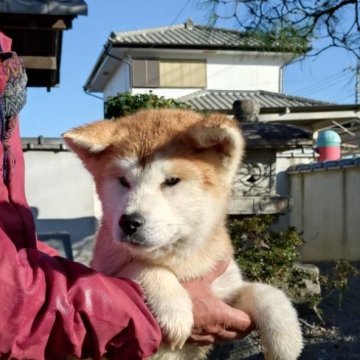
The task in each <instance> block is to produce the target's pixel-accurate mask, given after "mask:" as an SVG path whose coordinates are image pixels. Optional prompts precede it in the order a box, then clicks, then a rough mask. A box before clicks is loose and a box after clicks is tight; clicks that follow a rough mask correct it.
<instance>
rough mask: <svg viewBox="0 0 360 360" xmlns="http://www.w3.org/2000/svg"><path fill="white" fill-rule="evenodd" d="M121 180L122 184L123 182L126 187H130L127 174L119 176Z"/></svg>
mask: <svg viewBox="0 0 360 360" xmlns="http://www.w3.org/2000/svg"><path fill="white" fill-rule="evenodd" d="M119 182H120V184H121V185H122V186H123V187H124V188H127V189H130V184H129V182H128V181H127V180H126V178H125V176H121V177H119Z"/></svg>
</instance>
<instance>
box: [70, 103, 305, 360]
mask: <svg viewBox="0 0 360 360" xmlns="http://www.w3.org/2000/svg"><path fill="white" fill-rule="evenodd" d="M64 138H65V140H66V141H67V143H68V144H69V146H70V147H71V148H72V149H73V150H74V151H75V152H76V153H77V154H78V155H79V157H80V158H81V159H82V160H83V162H84V164H85V166H86V167H87V169H89V171H90V172H91V174H92V175H93V177H94V179H95V183H96V186H97V190H98V192H99V195H100V199H101V201H102V205H103V211H104V219H103V221H102V224H101V227H100V230H99V233H98V237H97V242H96V246H95V251H94V259H93V262H92V265H93V266H94V268H96V269H97V270H99V271H102V272H104V273H105V274H108V275H114V276H121V277H128V278H131V279H133V280H135V281H137V282H139V283H140V284H141V285H142V287H143V288H144V292H145V296H146V300H147V302H148V304H149V307H150V308H151V310H152V311H153V313H154V315H155V317H156V319H157V321H158V322H159V324H160V326H161V328H162V330H163V333H164V334H165V337H166V339H165V343H164V346H162V348H161V349H160V351H159V352H158V353H157V354H156V355H154V356H153V357H152V359H162V360H185V359H188V360H200V359H204V358H205V357H206V353H207V352H208V350H209V349H208V348H198V347H194V346H190V345H185V346H184V347H183V345H184V343H185V341H186V339H187V338H188V336H189V335H190V332H191V328H192V325H193V317H192V305H191V301H190V298H189V296H188V294H187V293H186V291H185V289H184V288H183V287H182V286H181V285H180V282H179V281H182V280H187V279H191V278H196V277H200V276H203V275H204V274H206V273H207V272H209V271H210V270H211V269H213V268H214V267H215V265H216V263H217V262H218V261H220V260H223V259H227V258H228V257H229V256H231V255H232V251H233V250H232V246H231V242H230V239H229V236H228V234H227V231H226V227H225V218H226V209H227V200H228V196H229V194H230V190H231V184H232V181H233V178H234V176H235V174H236V170H237V167H238V165H239V161H240V160H241V158H242V156H243V150H244V142H243V138H242V136H241V132H240V130H239V129H238V126H237V124H236V122H235V121H233V120H229V119H226V118H225V117H224V116H222V115H216V114H215V115H211V116H209V117H204V116H202V115H200V114H198V113H195V112H192V111H184V110H147V111H141V112H138V113H136V114H134V115H131V116H128V117H124V118H122V119H119V120H116V121H101V122H97V123H94V124H90V125H85V126H84V127H81V128H78V129H75V130H72V131H69V132H68V133H66V134H65V135H64ZM134 161H135V163H134ZM164 174H165V175H164ZM125 175H126V176H127V177H128V178H129V179H128V180H126V181H129V188H128V189H127V188H121V189H120V185H119V189H118V186H117V185H116V179H117V178H121V177H123V176H125ZM166 176H172V177H176V178H179V179H181V183H180V184H179V185H177V186H176V187H173V188H172V187H168V186H167V185H166V184H165V183H164V182H163V180H164V179H162V177H164V178H166ZM159 179H160V180H159ZM161 179H162V180H161ZM130 183H131V184H130ZM179 189H180V190H179ZM157 194H158V195H157ZM181 194H183V196H182V195H181ZM117 202H118V203H117ZM164 207H166V209H167V210H166V209H165V210H164ZM179 209H180V210H179ZM133 211H136V212H141V214H143V215H144V217H145V218H146V221H147V222H146V226H148V228H146V229H147V230H146V231H145V229H144V230H141V231H143V232H144V234H150V235H142V237H141V239H143V240H142V241H144V243H142V245H141V246H138V245H137V244H135V243H133V240H132V238H131V237H130V238H129V239H130V243H126V241H125V240H124V239H125V237H124V238H122V236H123V235H121V234H122V233H121V231H120V230H119V229H118V223H117V222H118V220H119V219H117V218H116V216H119V218H120V217H121V216H122V214H124V213H127V212H130V213H131V212H133ZM173 211H174V214H175V215H174V214H172V212H173ZM176 211H177V212H176ZM179 211H180V212H179ZM156 212H160V213H161V212H163V213H161V214H162V215H161V216H160V215H158V214H157V213H156ZM187 212H189V214H187ZM169 213H171V214H169ZM176 214H178V215H176ZM197 217H198V218H199V219H200V220H201V221H200V220H199V221H197ZM166 219H167V220H166ZM174 219H175V220H174ZM177 220H178V222H179V223H177ZM148 223H149V224H150V225H148ZM189 227H190V229H192V231H191V232H187V231H188V228H189ZM154 229H155V230H154ZM174 229H175V230H174ZM154 231H158V232H157V233H156V234H158V235H157V236H158V238H159V244H160V245H159V246H158V244H157V240H156V236H155V240H154V236H153V232H154ZM178 233H179V234H182V235H177V234H178ZM164 234H165V235H164ZM166 234H169V240H167V238H166ZM174 234H175V235H174ZM174 236H175V240H174V239H173V238H174ZM161 241H162V242H161ZM212 289H213V292H214V294H215V295H216V296H218V297H219V298H221V299H223V300H224V301H226V302H228V303H229V304H232V305H233V306H236V307H238V308H241V309H243V310H245V311H247V312H248V313H249V314H250V316H251V317H252V318H253V319H254V321H255V322H256V325H257V326H258V328H259V330H260V336H261V339H262V343H263V345H264V352H265V357H266V359H268V360H295V359H296V358H297V357H298V356H299V354H300V352H301V348H302V338H301V331H300V327H299V323H298V320H297V316H296V312H295V311H294V309H293V308H292V306H291V304H290V302H289V300H288V299H287V298H286V296H285V295H284V294H283V293H282V292H281V291H280V290H277V289H275V288H273V287H270V286H268V285H264V284H250V283H246V282H244V281H243V280H242V278H241V273H240V271H239V269H238V267H237V266H236V264H235V262H234V261H232V262H231V264H230V266H229V268H228V270H227V271H226V272H225V273H224V274H223V275H222V276H221V277H219V278H218V279H217V280H216V281H215V282H214V284H213V287H212ZM169 345H170V346H169Z"/></svg>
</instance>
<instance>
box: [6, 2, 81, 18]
mask: <svg viewBox="0 0 360 360" xmlns="http://www.w3.org/2000/svg"><path fill="white" fill-rule="evenodd" d="M0 13H8V14H34V15H35V14H39V15H40V14H41V15H71V16H73V15H86V14H87V5H86V3H85V1H83V0H47V1H39V0H27V1H23V0H2V1H0Z"/></svg>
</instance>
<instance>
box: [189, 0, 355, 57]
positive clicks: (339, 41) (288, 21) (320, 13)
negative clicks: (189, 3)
mask: <svg viewBox="0 0 360 360" xmlns="http://www.w3.org/2000/svg"><path fill="white" fill-rule="evenodd" d="M196 1H197V2H198V3H201V4H203V5H205V6H206V7H207V8H208V9H209V10H210V15H211V18H212V19H213V20H214V21H213V25H214V24H215V23H216V21H217V20H219V19H231V18H233V19H235V20H236V22H237V24H238V27H239V29H240V30H244V31H250V32H263V33H268V34H273V35H274V36H275V37H276V36H279V34H284V32H285V33H286V32H288V35H293V36H297V37H298V38H301V39H303V40H304V41H308V42H312V44H313V45H314V44H315V45H316V46H318V45H317V44H318V43H317V42H316V41H314V40H317V39H322V41H321V45H319V46H320V47H316V46H314V47H313V49H312V50H311V51H310V52H309V54H308V55H307V56H313V55H318V54H320V53H321V52H323V51H324V50H327V49H328V48H331V47H339V48H343V49H345V50H347V51H349V52H350V53H351V54H353V55H355V56H356V57H357V58H358V59H360V14H359V12H360V4H359V0H285V1H281V0H270V1H269V0H196ZM324 40H326V41H324Z"/></svg>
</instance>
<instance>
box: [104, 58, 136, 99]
mask: <svg viewBox="0 0 360 360" xmlns="http://www.w3.org/2000/svg"><path fill="white" fill-rule="evenodd" d="M130 79H131V78H130V65H128V64H126V63H120V65H119V66H118V67H117V69H116V70H115V72H114V73H113V75H112V76H111V77H110V78H109V81H108V82H107V84H106V85H105V88H104V91H103V94H104V99H107V98H108V97H109V96H114V95H116V94H117V93H119V92H126V91H130V86H131V83H130V81H131V80H130Z"/></svg>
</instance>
